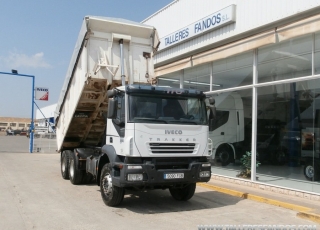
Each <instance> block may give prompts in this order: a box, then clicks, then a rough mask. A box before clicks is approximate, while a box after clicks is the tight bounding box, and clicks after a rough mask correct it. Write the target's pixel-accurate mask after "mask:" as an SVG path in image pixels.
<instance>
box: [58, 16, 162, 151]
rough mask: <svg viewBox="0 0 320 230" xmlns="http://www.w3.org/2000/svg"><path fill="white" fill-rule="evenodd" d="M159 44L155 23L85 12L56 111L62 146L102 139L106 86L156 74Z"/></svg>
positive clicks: (104, 123) (100, 141)
mask: <svg viewBox="0 0 320 230" xmlns="http://www.w3.org/2000/svg"><path fill="white" fill-rule="evenodd" d="M120 43H121V45H120ZM157 46H158V37H157V33H156V31H155V29H154V27H151V26H147V25H144V24H140V23H136V22H131V21H128V20H123V19H115V18H106V17H93V16H87V17H85V18H84V20H83V23H82V27H81V30H80V33H79V36H78V40H77V43H76V46H75V49H74V52H73V55H72V58H71V62H70V64H69V68H68V71H67V74H66V78H65V82H64V85H63V88H62V90H61V94H60V98H59V101H58V105H57V108H56V113H55V115H56V118H55V121H56V134H57V147H58V151H59V152H60V151H61V150H63V149H72V148H76V147H83V146H99V145H100V144H101V143H103V142H104V141H103V139H104V138H105V136H104V130H105V128H106V122H105V118H104V113H106V112H107V108H108V98H107V97H106V96H107V90H109V89H112V88H114V87H117V86H120V85H121V83H122V81H121V79H122V76H123V77H124V78H125V81H126V82H127V83H129V84H133V83H137V82H140V83H147V82H151V81H152V80H154V79H153V76H154V68H153V61H152V60H153V59H152V53H153V52H154V50H155V49H156V47H157ZM146 73H148V74H146ZM146 75H149V78H146Z"/></svg>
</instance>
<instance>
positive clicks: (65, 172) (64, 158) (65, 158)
mask: <svg viewBox="0 0 320 230" xmlns="http://www.w3.org/2000/svg"><path fill="white" fill-rule="evenodd" d="M61 176H62V178H63V179H65V180H68V179H69V151H63V152H62V154H61Z"/></svg>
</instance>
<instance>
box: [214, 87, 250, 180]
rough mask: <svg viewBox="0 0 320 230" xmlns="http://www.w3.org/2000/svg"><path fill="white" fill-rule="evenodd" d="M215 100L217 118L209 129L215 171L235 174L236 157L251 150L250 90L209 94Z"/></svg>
mask: <svg viewBox="0 0 320 230" xmlns="http://www.w3.org/2000/svg"><path fill="white" fill-rule="evenodd" d="M212 96H213V97H214V98H215V101H216V103H215V104H216V110H217V112H216V113H217V119H216V123H215V127H214V130H213V131H212V132H209V137H210V138H211V140H212V142H213V156H212V160H213V166H215V173H216V174H220V175H225V176H232V177H235V176H237V174H238V173H239V171H240V170H241V166H242V165H241V163H240V162H239V159H240V158H241V157H242V156H243V155H244V154H245V153H246V152H247V151H249V152H251V133H252V131H251V128H252V126H251V113H252V90H251V89H247V90H241V91H236V92H226V93H219V94H218V95H212Z"/></svg>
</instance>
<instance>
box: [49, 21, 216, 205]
mask: <svg viewBox="0 0 320 230" xmlns="http://www.w3.org/2000/svg"><path fill="white" fill-rule="evenodd" d="M158 45H159V44H158V40H157V33H156V30H155V28H154V27H151V26H147V25H144V24H140V23H135V22H131V21H127V20H123V19H114V18H106V17H93V16H87V17H85V18H84V21H83V24H82V28H81V30H80V34H79V37H78V41H77V43H76V47H75V50H74V53H73V56H72V59H71V62H70V65H69V69H68V72H67V75H66V79H65V84H64V86H63V89H62V91H61V95H60V100H59V102H58V105H57V109H56V115H57V116H56V118H55V121H56V126H55V127H56V135H57V147H58V152H60V153H61V175H62V177H63V178H64V179H70V181H71V183H72V184H80V183H88V182H90V181H91V180H92V179H95V180H96V182H97V184H98V185H99V186H100V191H101V196H102V199H103V201H104V203H105V204H106V205H108V206H117V205H119V204H120V203H121V202H122V200H123V198H124V192H125V190H130V189H139V190H147V189H169V191H170V193H171V195H172V197H173V198H174V199H176V200H188V199H190V198H191V197H192V196H193V194H194V192H195V188H196V183H197V182H208V181H209V180H210V178H211V164H210V162H209V161H208V158H209V156H210V155H211V149H212V147H211V141H210V140H209V139H208V130H209V123H210V124H212V123H213V122H212V120H210V121H208V118H207V111H206V105H205V95H204V94H203V93H202V92H201V91H196V90H186V89H174V88H169V87H159V86H155V85H154V83H155V82H156V79H155V77H154V66H153V54H154V52H155V51H156V49H157V47H158ZM170 104H171V105H173V109H168V108H169V106H170Z"/></svg>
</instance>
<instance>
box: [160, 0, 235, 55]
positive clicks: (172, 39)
mask: <svg viewBox="0 0 320 230" xmlns="http://www.w3.org/2000/svg"><path fill="white" fill-rule="evenodd" d="M235 12H236V6H235V5H230V6H228V7H226V8H223V9H222V10H219V11H217V12H215V13H213V14H211V15H208V16H206V17H204V18H202V19H200V20H198V21H196V22H194V23H192V24H190V25H188V26H186V27H184V28H182V29H180V30H178V31H176V32H174V33H172V34H169V35H167V36H165V37H163V38H161V39H160V42H161V43H160V47H159V49H165V48H167V47H169V46H172V45H176V44H178V43H180V42H183V41H186V40H188V39H190V38H192V37H195V36H198V35H200V34H203V33H206V32H209V31H211V30H214V29H217V28H219V27H221V26H226V25H228V24H230V23H234V22H235V20H236V13H235Z"/></svg>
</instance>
